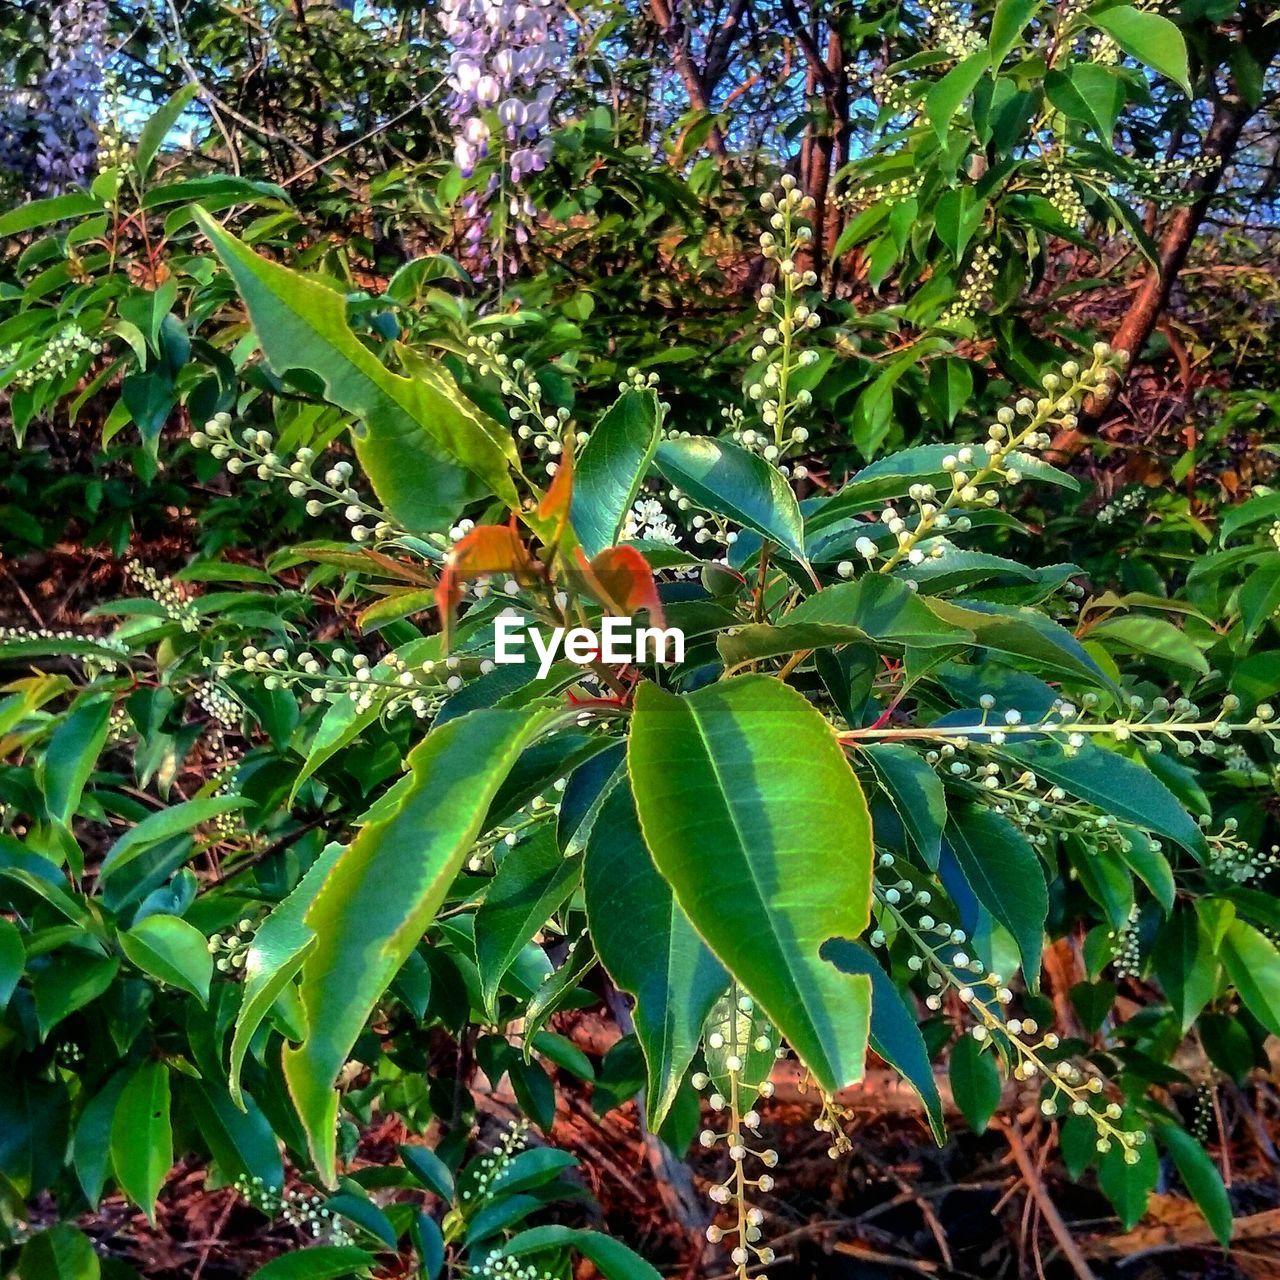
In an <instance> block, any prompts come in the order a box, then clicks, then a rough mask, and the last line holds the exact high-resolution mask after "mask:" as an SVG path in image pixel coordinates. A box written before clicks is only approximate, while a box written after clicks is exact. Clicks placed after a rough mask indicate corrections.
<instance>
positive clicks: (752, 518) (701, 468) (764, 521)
mask: <svg viewBox="0 0 1280 1280" xmlns="http://www.w3.org/2000/svg"><path fill="white" fill-rule="evenodd" d="M656 460H657V464H658V470H659V471H661V472H662V474H663V475H664V476H665V477H666V478H667V480H668V481H670V483H671V484H673V485H675V487H676V488H677V489H679V490H680V491H681V492H682V493H684V494H686V495H687V496H688V497H689V498H691V499H692V500H693V501H694V502H695V503H696V504H697V505H698V506H700V507H706V508H707V510H708V511H714V512H716V513H717V514H719V515H722V516H727V517H728V518H729V519H730V520H733V521H735V522H736V523H737V524H741V525H745V526H746V527H747V528H748V529H754V530H755V531H756V532H757V533H758V534H760V535H761V536H763V537H765V538H769V539H771V540H772V541H773V542H776V543H777V544H778V545H779V546H780V547H784V548H785V549H786V550H787V551H790V552H791V554H792V555H794V556H797V557H799V558H801V559H803V558H804V521H803V519H802V518H801V515H800V507H799V504H798V503H797V502H796V498H795V494H793V493H792V492H791V486H790V485H789V484H788V483H787V481H786V478H785V477H784V476H783V475H782V473H781V472H780V471H779V470H778V469H777V467H774V466H771V465H770V464H769V463H768V462H766V461H765V460H764V459H763V458H761V457H760V456H758V455H757V454H754V453H748V452H747V450H746V449H743V448H740V447H739V446H738V445H735V444H729V443H727V442H726V441H724V440H712V439H710V438H709V437H706V436H697V437H693V438H690V439H681V440H664V441H663V442H662V443H661V444H660V445H659V446H658V450H657V456H656Z"/></svg>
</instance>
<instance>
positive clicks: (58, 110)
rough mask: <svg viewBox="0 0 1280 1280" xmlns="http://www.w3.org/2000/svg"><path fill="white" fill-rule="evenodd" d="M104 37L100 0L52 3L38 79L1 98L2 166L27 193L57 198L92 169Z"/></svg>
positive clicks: (95, 154) (103, 9) (103, 5)
mask: <svg viewBox="0 0 1280 1280" xmlns="http://www.w3.org/2000/svg"><path fill="white" fill-rule="evenodd" d="M106 38H107V5H106V0H64V3H61V4H57V5H54V6H53V8H52V11H51V13H50V17H49V44H48V48H47V51H46V57H45V64H44V70H43V72H42V74H41V76H40V79H39V81H38V83H37V84H36V85H35V86H34V87H30V88H21V89H13V90H10V91H9V92H8V93H7V94H5V96H4V98H3V99H0V167H3V168H5V169H8V170H9V171H10V172H11V173H14V174H15V175H17V177H18V179H19V180H20V182H21V183H22V185H23V187H24V188H26V189H27V190H28V191H30V192H31V193H32V194H35V195H56V194H57V193H58V192H61V191H65V190H66V189H67V188H68V187H72V186H75V185H77V184H78V183H83V182H86V181H87V180H88V179H89V178H91V177H92V176H93V174H94V172H95V169H96V167H97V158H98V128H97V124H98V111H99V108H100V106H101V103H102V93H103V72H104V69H105V63H106Z"/></svg>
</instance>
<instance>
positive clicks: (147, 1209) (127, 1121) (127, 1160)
mask: <svg viewBox="0 0 1280 1280" xmlns="http://www.w3.org/2000/svg"><path fill="white" fill-rule="evenodd" d="M172 1164H173V1129H172V1126H171V1123H170V1120H169V1068H168V1067H167V1066H165V1064H164V1063H163V1062H147V1063H144V1064H143V1065H142V1066H141V1067H139V1068H138V1069H137V1071H135V1072H134V1073H133V1075H132V1076H131V1077H130V1078H129V1083H128V1084H126V1085H125V1087H124V1091H123V1092H122V1093H121V1095H120V1099H119V1101H118V1102H117V1103H116V1109H115V1115H114V1116H113V1117H112V1121H111V1167H112V1168H113V1169H114V1170H115V1175H116V1181H117V1182H118V1183H119V1184H120V1188H121V1190H122V1191H123V1192H124V1193H125V1195H127V1196H128V1197H129V1199H130V1200H132V1201H133V1202H134V1204H136V1205H137V1206H138V1208H140V1209H141V1210H142V1211H143V1213H145V1214H146V1215H147V1221H148V1222H150V1223H151V1224H152V1225H154V1224H155V1204H156V1196H157V1195H159V1193H160V1188H161V1186H162V1185H163V1184H164V1180H165V1176H166V1175H167V1174H168V1172H169V1169H170V1167H171V1166H172Z"/></svg>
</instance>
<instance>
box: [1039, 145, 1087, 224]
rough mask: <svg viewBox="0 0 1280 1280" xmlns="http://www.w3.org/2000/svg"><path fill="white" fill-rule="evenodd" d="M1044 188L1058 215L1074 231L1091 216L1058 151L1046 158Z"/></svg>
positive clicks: (1047, 198)
mask: <svg viewBox="0 0 1280 1280" xmlns="http://www.w3.org/2000/svg"><path fill="white" fill-rule="evenodd" d="M1042 190H1043V192H1044V198H1045V199H1046V200H1048V202H1049V203H1050V204H1051V205H1053V208H1054V211H1055V212H1056V213H1057V215H1058V217H1060V218H1061V219H1062V221H1063V222H1065V223H1066V224H1067V226H1069V227H1070V228H1071V229H1072V230H1073V231H1078V230H1079V229H1080V227H1081V226H1082V225H1083V224H1084V221H1085V219H1086V218H1087V217H1088V216H1089V214H1088V210H1087V209H1086V208H1085V207H1084V201H1083V200H1082V199H1081V198H1080V191H1079V189H1078V188H1077V187H1076V184H1075V179H1074V178H1073V177H1072V175H1071V174H1070V173H1069V172H1068V171H1067V170H1066V168H1065V167H1064V166H1063V165H1062V164H1061V163H1059V162H1058V159H1057V156H1056V153H1055V154H1054V155H1051V156H1050V157H1048V158H1047V159H1046V160H1045V164H1044V177H1043V179H1042Z"/></svg>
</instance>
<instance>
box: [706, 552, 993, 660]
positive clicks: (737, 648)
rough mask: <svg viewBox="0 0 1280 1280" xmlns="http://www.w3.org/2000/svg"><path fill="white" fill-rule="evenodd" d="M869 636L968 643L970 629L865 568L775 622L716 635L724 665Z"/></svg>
mask: <svg viewBox="0 0 1280 1280" xmlns="http://www.w3.org/2000/svg"><path fill="white" fill-rule="evenodd" d="M868 640H874V641H877V642H878V643H879V644H881V645H892V646H894V647H895V648H896V647H898V646H902V647H904V648H919V649H926V648H935V647H945V646H948V645H958V644H961V645H962V644H971V643H972V641H973V633H972V632H971V631H967V630H966V629H965V628H964V627H963V626H961V625H958V624H957V623H954V622H950V621H947V620H944V619H942V618H939V617H938V616H937V614H936V613H934V612H933V611H932V610H931V609H930V608H928V606H927V605H926V602H925V601H923V600H921V599H920V598H919V597H918V596H917V595H916V593H915V592H914V591H912V590H911V589H910V588H909V587H908V586H907V585H906V583H904V582H901V581H899V580H898V579H897V578H892V577H889V576H888V575H887V574H882V573H866V574H863V575H862V577H860V578H857V579H855V580H854V581H853V582H839V583H837V584H836V585H835V586H832V587H825V588H824V589H823V590H821V591H817V592H815V593H814V594H813V595H811V596H809V597H808V598H807V599H805V600H802V601H801V602H800V603H799V604H798V605H796V606H795V608H794V609H790V610H788V611H787V613H785V614H784V615H783V616H782V618H781V619H780V620H779V622H778V623H777V625H769V624H767V623H748V624H746V625H745V626H741V627H735V628H734V629H733V631H732V632H729V633H727V634H725V635H722V636H720V637H719V639H718V640H717V641H716V648H717V649H718V650H719V653H720V656H721V658H722V659H723V660H724V662H725V664H726V665H727V666H733V665H735V664H737V663H741V662H746V661H749V660H751V659H756V658H767V657H774V656H776V655H778V654H783V653H794V652H796V651H797V650H799V649H820V648H828V647H832V646H835V645H844V644H854V643H857V642H859V641H868Z"/></svg>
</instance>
